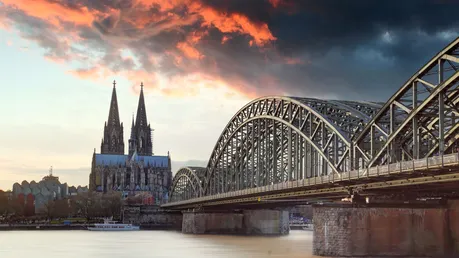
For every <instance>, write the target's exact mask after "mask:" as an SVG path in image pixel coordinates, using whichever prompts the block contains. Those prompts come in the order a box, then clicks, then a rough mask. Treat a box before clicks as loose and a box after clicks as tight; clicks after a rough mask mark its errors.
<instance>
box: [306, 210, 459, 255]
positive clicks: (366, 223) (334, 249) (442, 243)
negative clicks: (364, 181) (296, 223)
mask: <svg viewBox="0 0 459 258" xmlns="http://www.w3.org/2000/svg"><path fill="white" fill-rule="evenodd" d="M313 209H314V211H313V218H314V238H313V253H314V255H320V256H339V257H356V256H389V257H426V256H427V257H443V256H446V255H452V256H451V257H456V255H458V254H459V227H458V225H459V216H458V214H459V202H458V201H450V202H448V204H425V203H424V204H392V205H390V204H377V205H376V204H373V205H370V204H368V205H360V204H359V205H352V204H327V205H317V206H314V207H313Z"/></svg>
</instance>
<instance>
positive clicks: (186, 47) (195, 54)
mask: <svg viewBox="0 0 459 258" xmlns="http://www.w3.org/2000/svg"><path fill="white" fill-rule="evenodd" d="M177 48H178V49H179V50H180V51H182V52H183V54H185V56H187V57H188V58H192V59H201V58H203V57H204V55H202V54H201V53H200V52H199V51H198V50H197V49H196V48H194V47H192V46H191V45H190V44H188V43H187V42H179V43H177Z"/></svg>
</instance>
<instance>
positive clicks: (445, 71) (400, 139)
mask: <svg viewBox="0 0 459 258" xmlns="http://www.w3.org/2000/svg"><path fill="white" fill-rule="evenodd" d="M458 70H459V38H457V39H455V40H454V41H452V42H451V43H450V44H449V45H448V46H446V47H445V48H444V49H443V50H441V51H440V52H438V53H437V54H436V55H435V56H434V57H433V58H432V59H431V60H430V61H429V62H427V63H426V64H425V65H424V66H422V67H421V69H420V70H419V71H417V72H416V73H414V75H413V76H412V77H411V78H409V79H408V80H407V81H406V82H405V84H403V86H402V87H401V88H400V89H399V90H398V91H397V92H395V94H394V95H393V96H392V97H391V98H390V99H389V100H388V101H387V102H386V103H384V105H382V107H381V109H380V110H379V111H378V112H377V114H375V115H374V116H373V118H372V119H371V121H369V122H368V123H367V124H366V125H365V127H364V128H363V130H362V132H361V133H359V134H356V135H354V136H353V138H352V145H353V146H354V149H353V151H354V154H353V156H354V162H353V164H352V167H354V168H366V167H372V166H376V165H385V164H388V163H395V162H398V161H403V160H414V159H421V158H426V157H430V156H432V155H435V154H436V153H438V154H443V153H447V152H451V151H452V150H453V148H455V147H457V137H456V136H457V132H458V125H457V122H458V121H457V118H456V117H458V116H459V112H458V111H459V110H458V107H457V105H458V103H459V90H458V89H457V76H458ZM456 151H457V150H456Z"/></svg>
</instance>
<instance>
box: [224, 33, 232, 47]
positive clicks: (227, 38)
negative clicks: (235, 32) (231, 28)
mask: <svg viewBox="0 0 459 258" xmlns="http://www.w3.org/2000/svg"><path fill="white" fill-rule="evenodd" d="M230 39H231V37H230V36H227V35H224V36H223V37H222V45H223V44H225V43H226V41H228V40H230Z"/></svg>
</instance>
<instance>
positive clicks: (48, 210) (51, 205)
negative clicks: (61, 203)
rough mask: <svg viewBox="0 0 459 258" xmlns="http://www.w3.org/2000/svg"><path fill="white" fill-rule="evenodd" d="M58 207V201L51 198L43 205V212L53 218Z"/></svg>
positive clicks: (48, 217) (47, 216)
mask: <svg viewBox="0 0 459 258" xmlns="http://www.w3.org/2000/svg"><path fill="white" fill-rule="evenodd" d="M55 207H56V203H55V202H54V200H49V201H48V202H46V203H45V204H44V205H43V209H42V212H43V213H44V214H45V215H46V218H47V219H49V220H51V219H52V218H53V215H54V209H55Z"/></svg>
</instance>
